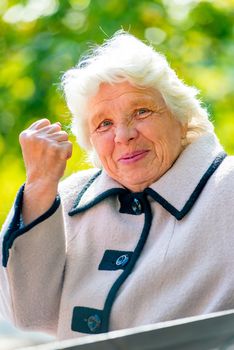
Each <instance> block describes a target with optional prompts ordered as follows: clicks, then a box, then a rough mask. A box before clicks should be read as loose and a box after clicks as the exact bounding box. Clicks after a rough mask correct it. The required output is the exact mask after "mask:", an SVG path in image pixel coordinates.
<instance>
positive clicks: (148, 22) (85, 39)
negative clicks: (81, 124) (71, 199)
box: [0, 0, 234, 225]
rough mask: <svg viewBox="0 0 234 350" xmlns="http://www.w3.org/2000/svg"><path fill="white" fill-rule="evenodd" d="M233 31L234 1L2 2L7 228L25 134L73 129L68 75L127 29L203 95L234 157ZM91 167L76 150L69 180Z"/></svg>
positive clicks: (1, 152) (1, 122) (1, 143)
mask: <svg viewBox="0 0 234 350" xmlns="http://www.w3.org/2000/svg"><path fill="white" fill-rule="evenodd" d="M233 23H234V0H214V1H201V0H200V1H199V0H151V1H144V0H64V1H63V0H60V1H59V0H24V1H23V0H22V1H14V0H0V111H1V112H0V169H1V171H0V183H1V187H0V188H1V189H0V225H1V224H2V222H3V220H4V219H5V217H6V215H7V212H8V210H9V208H10V206H11V204H12V201H13V199H14V196H15V194H16V192H17V190H18V188H19V186H20V185H21V184H22V183H23V182H24V180H25V174H24V166H23V162H22V159H21V151H20V147H19V144H18V134H19V133H20V131H21V130H23V129H24V128H25V127H27V126H28V125H29V124H30V123H32V122H33V121H35V120H36V119H38V118H41V117H48V118H49V119H51V121H56V120H59V121H60V122H62V124H63V125H65V128H66V129H69V122H70V115H69V112H68V110H67V108H66V106H65V103H64V99H63V96H62V93H61V91H60V90H59V83H60V79H61V76H62V74H63V72H65V71H66V70H67V69H68V68H70V67H72V66H74V65H75V64H76V63H77V61H78V59H79V56H80V55H81V54H82V53H83V52H84V51H86V50H87V49H88V48H89V45H90V44H93V43H95V42H97V43H101V42H102V41H103V40H104V39H105V38H107V37H109V36H111V35H112V34H113V33H114V32H115V31H116V30H119V29H121V28H123V29H125V30H129V31H130V33H132V34H135V35H136V36H137V37H139V38H140V39H143V40H147V41H149V42H151V43H152V44H153V45H154V46H155V47H156V48H157V49H158V50H159V51H161V52H162V53H164V54H165V55H166V56H167V58H168V60H169V62H170V64H171V65H172V67H173V68H174V69H175V70H176V71H177V73H178V75H179V77H181V78H182V79H183V80H184V81H185V82H187V83H188V84H190V85H195V86H196V87H198V88H199V89H200V91H201V98H202V100H203V101H204V103H205V105H206V106H207V107H208V110H209V111H210V114H211V118H212V120H213V122H214V124H215V128H216V132H217V134H218V136H219V138H220V140H221V142H222V144H223V145H224V147H225V149H226V151H227V152H228V153H230V154H231V153H234V122H233V107H234V67H233V59H234V41H233V37H234V26H233ZM71 139H72V137H71ZM72 140H73V141H74V139H72ZM74 143H75V141H74ZM87 167H88V164H86V163H85V154H84V152H82V151H81V150H80V149H79V148H78V146H76V147H75V150H74V155H73V157H72V159H71V160H70V161H69V162H68V167H67V171H66V176H67V175H68V174H70V173H71V172H73V171H75V170H77V169H82V168H87Z"/></svg>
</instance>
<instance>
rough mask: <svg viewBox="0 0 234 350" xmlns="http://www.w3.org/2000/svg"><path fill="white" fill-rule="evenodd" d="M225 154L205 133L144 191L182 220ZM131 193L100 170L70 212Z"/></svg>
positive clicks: (80, 194) (214, 138)
mask: <svg viewBox="0 0 234 350" xmlns="http://www.w3.org/2000/svg"><path fill="white" fill-rule="evenodd" d="M225 157H226V154H225V152H224V151H223V148H222V146H221V145H220V143H219V141H218V139H217V138H216V136H215V135H212V134H206V135H203V136H201V137H200V138H198V139H197V140H196V141H195V142H193V143H192V144H190V145H189V146H187V148H186V149H185V150H184V151H183V152H182V153H181V155H180V156H179V158H178V159H177V160H176V162H175V163H174V164H173V166H172V167H171V168H170V169H169V170H168V171H167V172H166V173H165V174H164V175H163V176H162V177H161V178H160V179H159V180H158V181H156V182H155V183H153V184H152V185H151V186H150V187H149V188H147V189H145V190H144V192H145V193H146V194H147V195H149V196H151V197H152V198H153V199H154V200H155V201H156V202H158V203H159V204H161V205H162V206H163V207H164V208H165V209H166V210H168V211H169V212H170V213H171V214H172V215H173V216H175V217H176V218H177V219H178V220H180V219H182V218H183V217H184V216H185V215H186V214H187V213H188V211H189V210H190V209H191V208H192V206H193V204H194V203H195V201H196V200H197V198H198V197H199V195H200V193H201V191H202V190H203V188H204V187H205V185H206V183H207V181H208V180H209V178H210V177H211V176H212V174H213V173H214V171H215V170H216V169H217V168H218V166H219V165H220V164H221V162H222V161H223V159H224V158H225ZM127 192H130V191H129V190H128V189H126V188H124V187H123V186H122V185H120V184H119V183H118V182H116V181H115V180H113V179H112V178H111V177H109V176H108V175H107V174H106V172H105V171H104V170H103V171H98V172H97V173H96V174H95V175H94V176H93V177H92V178H91V179H90V180H89V182H88V183H87V184H86V185H85V186H84V188H83V189H82V191H81V192H80V193H79V195H78V197H77V199H76V201H75V203H74V206H73V208H72V209H71V211H70V212H69V215H70V216H72V215H75V214H77V213H79V212H83V211H84V210H87V209H89V208H91V207H93V206H94V205H96V204H98V203H99V202H100V201H102V200H104V199H105V198H107V197H109V196H113V195H119V194H121V193H127Z"/></svg>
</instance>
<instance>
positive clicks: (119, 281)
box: [101, 196, 152, 332]
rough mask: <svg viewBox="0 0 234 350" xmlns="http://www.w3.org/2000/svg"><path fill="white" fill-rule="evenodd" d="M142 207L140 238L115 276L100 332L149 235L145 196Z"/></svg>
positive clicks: (148, 213)
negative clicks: (143, 215) (125, 263)
mask: <svg viewBox="0 0 234 350" xmlns="http://www.w3.org/2000/svg"><path fill="white" fill-rule="evenodd" d="M144 207H145V222H144V227H143V230H142V233H141V236H140V239H139V241H138V243H137V246H136V248H135V250H134V252H133V255H132V258H131V260H130V262H129V264H128V265H127V267H126V269H125V270H124V271H123V272H122V274H121V275H120V276H119V277H118V278H117V280H116V281H115V283H114V284H113V286H112V287H111V289H110V291H109V293H108V295H107V298H106V301H105V305H104V309H103V321H102V327H101V328H102V332H108V330H109V319H110V313H111V308H112V305H113V303H114V301H115V298H116V296H117V293H118V291H119V289H120V287H121V286H122V284H123V283H124V281H125V280H126V279H127V278H128V276H129V275H130V274H131V272H132V270H133V268H134V266H135V264H136V262H137V260H138V258H139V256H140V254H141V252H142V249H143V248H144V245H145V242H146V240H147V237H148V235H149V231H150V227H151V222H152V212H151V207H150V204H149V202H148V201H147V198H146V196H145V197H144Z"/></svg>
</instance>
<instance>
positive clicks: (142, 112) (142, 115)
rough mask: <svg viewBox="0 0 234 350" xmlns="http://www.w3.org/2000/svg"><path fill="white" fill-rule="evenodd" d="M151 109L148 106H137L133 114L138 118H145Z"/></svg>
mask: <svg viewBox="0 0 234 350" xmlns="http://www.w3.org/2000/svg"><path fill="white" fill-rule="evenodd" d="M151 113H152V111H151V110H150V109H148V108H139V109H137V110H136V112H135V115H136V117H139V118H146V117H148V116H149V115H151Z"/></svg>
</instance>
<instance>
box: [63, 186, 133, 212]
mask: <svg viewBox="0 0 234 350" xmlns="http://www.w3.org/2000/svg"><path fill="white" fill-rule="evenodd" d="M85 187H86V186H85ZM85 187H84V188H85ZM84 188H83V189H82V194H84V192H85V191H86V190H87V188H85V191H84ZM127 192H129V190H125V189H124V188H111V189H110V190H107V191H105V192H103V193H101V194H100V195H99V196H97V197H96V198H94V199H93V200H92V201H91V202H89V203H87V204H86V205H84V206H82V207H79V208H75V207H74V208H73V209H72V210H70V211H69V213H68V215H70V216H73V215H75V214H78V213H81V212H83V211H85V210H87V209H90V208H92V207H93V206H94V205H96V204H98V203H99V202H101V201H102V200H103V199H106V198H107V197H110V196H114V195H118V194H122V193H127ZM81 197H82V196H80V194H79V198H80V199H81Z"/></svg>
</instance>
